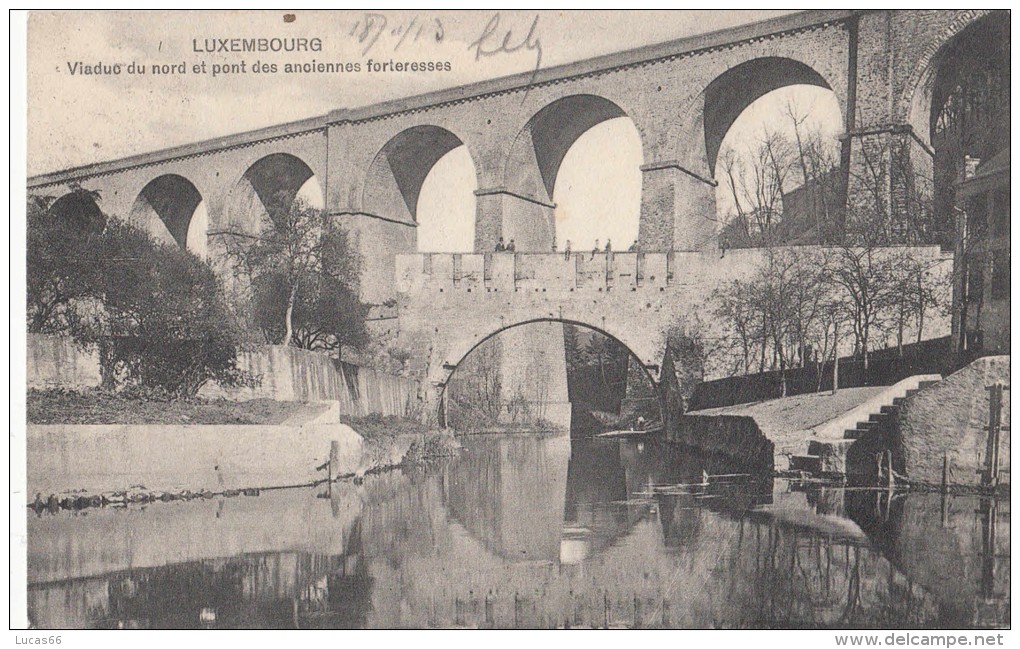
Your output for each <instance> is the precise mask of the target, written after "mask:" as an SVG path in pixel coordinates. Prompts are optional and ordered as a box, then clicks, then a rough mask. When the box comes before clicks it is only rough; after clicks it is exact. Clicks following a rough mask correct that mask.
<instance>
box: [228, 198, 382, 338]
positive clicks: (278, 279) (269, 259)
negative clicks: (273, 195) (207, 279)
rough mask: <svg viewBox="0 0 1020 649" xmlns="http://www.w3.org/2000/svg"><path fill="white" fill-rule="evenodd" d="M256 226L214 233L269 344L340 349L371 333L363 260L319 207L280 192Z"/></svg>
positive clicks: (342, 230)
mask: <svg viewBox="0 0 1020 649" xmlns="http://www.w3.org/2000/svg"><path fill="white" fill-rule="evenodd" d="M267 215H268V218H267V219H266V222H265V223H263V224H262V227H261V229H260V230H259V231H258V232H255V233H251V232H242V231H236V230H231V231H224V232H215V233H213V234H214V235H217V236H221V237H223V238H224V240H225V242H226V249H227V254H228V255H229V256H230V258H231V259H233V260H234V270H235V272H236V273H237V274H238V275H239V276H240V277H243V278H245V279H246V280H247V281H248V283H249V284H250V287H251V299H252V303H253V305H254V307H255V308H254V312H255V314H256V315H255V320H256V325H257V326H258V327H259V328H260V329H261V330H262V332H263V334H264V335H265V337H266V339H267V340H268V341H270V342H271V343H275V344H283V345H295V346H298V347H302V348H305V349H319V350H329V351H335V352H336V353H337V354H339V353H340V351H341V348H342V347H343V346H346V345H349V346H354V347H361V346H362V345H364V344H365V343H366V342H367V340H368V333H367V329H366V327H365V318H366V316H367V314H368V307H367V305H364V304H362V303H361V301H360V300H359V298H358V292H359V291H358V286H359V280H360V269H361V259H360V256H359V255H358V253H357V251H356V250H355V247H354V245H353V243H352V242H351V240H350V238H349V236H348V234H347V232H346V230H344V229H343V228H341V227H339V226H337V225H335V224H334V223H333V222H332V221H331V220H330V219H329V216H328V215H327V214H326V212H325V211H324V210H321V209H317V208H314V207H311V206H310V205H308V204H307V203H305V202H303V201H301V200H295V201H290V200H289V197H287V196H280V197H279V198H278V199H277V200H275V201H272V202H271V205H270V206H269V208H268V212H267Z"/></svg>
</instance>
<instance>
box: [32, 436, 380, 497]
mask: <svg viewBox="0 0 1020 649" xmlns="http://www.w3.org/2000/svg"><path fill="white" fill-rule="evenodd" d="M333 441H337V442H339V446H340V453H339V457H338V460H339V462H338V464H339V466H337V467H336V468H335V469H334V472H335V473H337V474H344V473H354V472H356V471H357V470H358V469H359V467H360V464H361V460H362V446H363V440H362V438H361V436H360V435H359V434H358V433H356V432H355V431H354V430H353V429H352V428H350V427H349V426H345V425H343V424H320V425H307V426H179V425H178V426H167V425H102V426H83V425H54V426H42V425H31V426H28V431H27V440H26V442H27V444H26V445H27V449H26V454H27V494H28V500H29V502H31V501H32V500H33V499H34V498H35V495H36V494H42V496H43V497H44V498H45V497H47V496H48V495H49V494H59V493H64V492H68V491H72V490H85V491H86V492H87V493H89V494H96V493H101V492H104V491H119V490H125V489H128V488H129V487H133V486H136V485H142V486H144V488H145V489H146V490H149V491H174V492H176V491H181V490H184V489H187V490H190V491H201V490H209V491H213V492H217V491H223V490H225V489H244V488H252V487H255V488H266V487H279V486H291V485H300V484H308V483H311V482H314V481H316V480H319V479H322V478H325V477H326V473H325V472H319V471H316V470H315V467H317V466H320V465H321V464H323V463H324V462H326V460H328V459H329V452H330V444H331V442H333Z"/></svg>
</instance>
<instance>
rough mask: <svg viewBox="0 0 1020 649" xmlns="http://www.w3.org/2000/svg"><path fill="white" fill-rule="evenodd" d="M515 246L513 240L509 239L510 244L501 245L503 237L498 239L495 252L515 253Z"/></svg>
mask: <svg viewBox="0 0 1020 649" xmlns="http://www.w3.org/2000/svg"><path fill="white" fill-rule="evenodd" d="M516 251H517V244H516V243H514V240H513V239H510V243H503V237H500V238H499V241H497V242H496V252H516Z"/></svg>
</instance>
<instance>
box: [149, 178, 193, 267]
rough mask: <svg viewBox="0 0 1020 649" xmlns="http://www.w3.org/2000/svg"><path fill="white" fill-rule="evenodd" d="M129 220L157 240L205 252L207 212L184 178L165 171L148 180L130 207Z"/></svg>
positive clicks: (191, 185) (190, 184) (191, 186)
mask: <svg viewBox="0 0 1020 649" xmlns="http://www.w3.org/2000/svg"><path fill="white" fill-rule="evenodd" d="M131 220H132V222H134V223H136V224H138V225H139V226H141V227H143V228H145V229H146V230H148V231H149V233H150V234H152V235H153V236H154V237H155V238H156V239H157V240H160V241H164V242H166V243H172V244H173V243H175V244H176V245H178V246H180V247H181V248H184V249H187V250H191V251H192V252H194V253H195V254H197V255H199V256H205V254H206V242H205V235H206V230H207V229H208V216H207V214H206V209H205V202H204V201H203V200H202V194H201V193H199V191H198V189H196V188H195V185H194V184H192V183H191V181H189V180H188V179H187V178H184V177H183V176H178V175H176V174H166V175H163V176H159V177H158V178H154V179H152V180H150V181H149V182H148V183H147V184H146V185H145V187H144V188H143V189H142V191H141V193H139V194H138V198H136V199H135V203H134V205H133V206H132V208H131Z"/></svg>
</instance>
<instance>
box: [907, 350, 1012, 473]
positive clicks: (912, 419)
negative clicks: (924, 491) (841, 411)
mask: <svg viewBox="0 0 1020 649" xmlns="http://www.w3.org/2000/svg"><path fill="white" fill-rule="evenodd" d="M995 383H1003V384H1005V385H1009V356H986V357H984V358H979V359H977V360H976V361H974V362H973V363H971V364H970V365H968V366H967V367H965V368H963V369H961V370H960V371H959V372H956V373H955V374H952V375H951V376H948V377H946V378H945V379H943V380H942V381H940V382H939V383H937V384H935V385H933V386H930V387H928V388H925V389H924V390H922V391H921V392H919V393H917V394H915V395H913V396H912V397H910V398H908V399H907V400H906V401H904V402H903V404H902V406H901V408H900V411H899V416H898V419H897V426H896V433H895V436H894V439H893V448H894V451H893V452H894V454H896V455H897V456H898V459H899V458H902V461H903V465H904V468H905V470H906V475H907V477H908V478H909V479H910V480H911V481H912V482H926V483H931V484H939V483H941V481H942V459H943V456H944V457H945V458H946V459H947V460H948V462H947V464H948V473H949V475H948V476H947V478H948V481H949V483H950V484H978V483H980V481H981V473H980V472H981V471H983V470H984V468H985V462H986V458H987V455H988V450H989V449H988V433H987V431H986V430H985V426H987V425H988V391H987V389H986V388H987V386H990V385H993V384H995ZM1009 395H1010V391H1008V390H1007V391H1006V392H1005V393H1004V395H1003V409H1002V425H1003V426H1004V427H1008V426H1009V421H1010V399H1009ZM1009 450H1010V433H1009V431H1008V430H1003V431H1002V438H1001V445H1000V451H999V458H1000V466H1001V467H1002V468H1003V469H1008V468H1009V464H1010V462H1009V458H1010V455H1009ZM1002 481H1003V482H1009V481H1010V474H1009V473H1008V472H1004V473H1003V474H1002Z"/></svg>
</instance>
